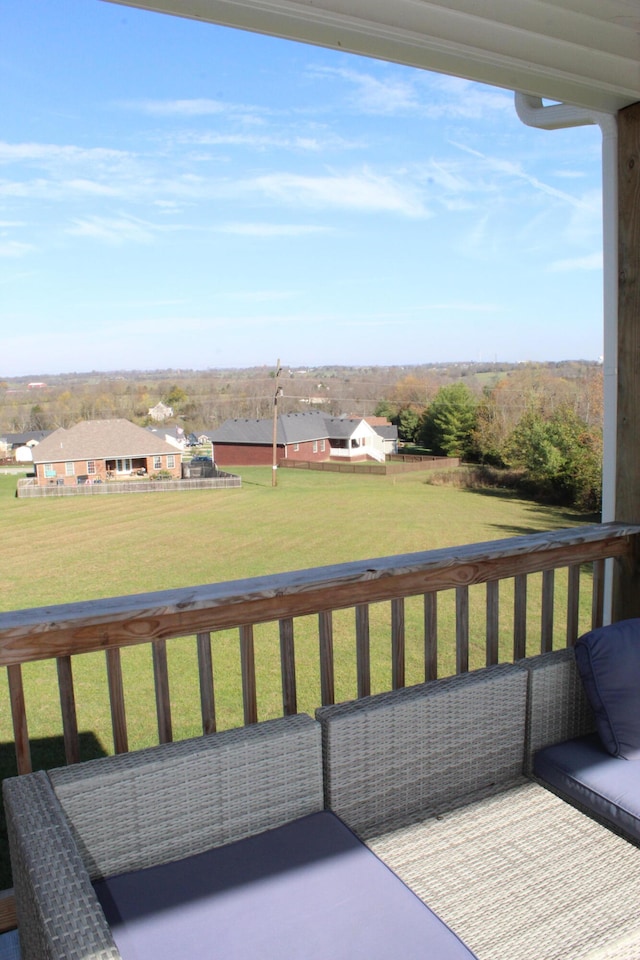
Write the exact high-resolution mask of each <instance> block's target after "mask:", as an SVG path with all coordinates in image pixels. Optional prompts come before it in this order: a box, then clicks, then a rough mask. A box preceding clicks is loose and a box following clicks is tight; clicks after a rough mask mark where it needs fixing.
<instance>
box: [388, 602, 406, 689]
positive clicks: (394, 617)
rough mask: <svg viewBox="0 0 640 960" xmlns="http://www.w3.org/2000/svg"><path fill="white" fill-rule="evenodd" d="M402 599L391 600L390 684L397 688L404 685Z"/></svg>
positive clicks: (404, 644) (404, 642) (404, 658)
mask: <svg viewBox="0 0 640 960" xmlns="http://www.w3.org/2000/svg"><path fill="white" fill-rule="evenodd" d="M405 649H406V640H405V624H404V599H403V598H402V597H398V598H397V599H396V600H392V601H391V685H392V688H393V689H394V690H398V689H399V688H400V687H404V685H405V660H406V657H405Z"/></svg>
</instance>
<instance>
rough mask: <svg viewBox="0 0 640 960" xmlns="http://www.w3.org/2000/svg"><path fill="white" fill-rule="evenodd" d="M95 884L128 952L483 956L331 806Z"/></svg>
mask: <svg viewBox="0 0 640 960" xmlns="http://www.w3.org/2000/svg"><path fill="white" fill-rule="evenodd" d="M95 890H96V893H97V895H98V898H99V900H100V902H101V903H102V905H103V909H104V911H105V914H106V917H107V920H108V921H109V924H110V925H111V928H112V932H113V937H114V940H115V942H116V944H117V946H118V949H119V951H120V953H121V954H122V957H123V958H124V960H165V958H166V960H174V958H175V957H177V956H183V957H189V960H200V958H205V957H206V958H207V960H211V958H214V957H220V958H224V960H246V958H247V957H260V958H261V960H270V958H273V960H299V958H300V957H305V960H326V958H327V957H331V958H334V960H353V958H358V957H362V958H367V960H383V958H385V960H391V958H396V957H402V958H403V960H418V958H421V960H424V958H425V957H427V956H433V957H438V958H439V960H472V958H473V956H474V955H473V954H472V953H471V952H470V951H469V950H468V949H467V948H466V947H465V946H464V945H463V943H462V942H461V941H460V940H459V939H458V938H457V937H456V935H455V934H454V933H452V931H451V930H450V929H449V928H448V927H447V926H446V925H445V924H444V923H443V922H442V921H441V920H440V919H439V918H438V917H436V915H435V914H434V913H433V912H432V911H431V910H429V908H428V907H426V906H425V905H424V903H422V901H421V900H419V899H418V897H416V895H415V894H414V893H412V892H411V890H409V888H408V887H406V886H405V885H404V884H403V883H402V881H401V880H399V879H398V877H396V875H395V874H394V873H392V871H391V870H390V869H389V868H388V867H386V866H385V865H384V864H383V863H382V861H381V860H379V859H378V858H377V857H376V856H375V854H373V853H372V852H371V851H370V850H369V849H368V848H367V847H366V846H365V845H364V844H363V843H362V842H361V841H360V840H358V838H357V837H356V836H355V835H354V834H353V833H351V831H350V830H349V829H348V828H347V827H346V826H345V825H344V824H343V823H342V822H341V821H340V820H339V819H338V818H337V817H336V816H335V815H334V814H332V813H330V812H329V811H323V812H321V813H316V814H311V815H310V816H307V817H303V818H301V819H298V820H295V821H292V822H291V823H288V824H285V825H284V826H282V827H278V828H276V829H274V830H269V831H267V832H265V833H261V834H258V835H256V836H252V837H248V838H246V839H244V840H239V841H237V842H235V843H232V844H228V845H227V846H224V847H217V848H215V849H212V850H209V851H207V852H205V853H201V854H197V855H195V856H192V857H189V858H187V859H185V860H180V861H176V862H173V863H168V864H164V865H162V866H156V867H150V868H147V869H145V870H140V871H136V872H133V873H128V874H122V875H120V876H117V877H112V878H110V879H107V880H104V881H98V882H96V883H95Z"/></svg>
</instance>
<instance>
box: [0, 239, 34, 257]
mask: <svg viewBox="0 0 640 960" xmlns="http://www.w3.org/2000/svg"><path fill="white" fill-rule="evenodd" d="M35 249H36V248H35V246H34V245H33V244H32V243H21V242H20V241H19V240H0V257H24V256H25V255H26V254H27V253H32V252H33V251H34V250H35Z"/></svg>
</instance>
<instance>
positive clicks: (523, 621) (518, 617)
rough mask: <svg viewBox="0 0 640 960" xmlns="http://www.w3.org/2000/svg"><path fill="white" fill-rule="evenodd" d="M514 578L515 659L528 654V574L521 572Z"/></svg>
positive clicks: (520, 658)
mask: <svg viewBox="0 0 640 960" xmlns="http://www.w3.org/2000/svg"><path fill="white" fill-rule="evenodd" d="M514 580H515V587H514V605H513V659H514V660H522V658H523V657H526V655H527V575H526V573H520V574H518V576H517V577H515V578H514Z"/></svg>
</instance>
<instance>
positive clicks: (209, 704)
mask: <svg viewBox="0 0 640 960" xmlns="http://www.w3.org/2000/svg"><path fill="white" fill-rule="evenodd" d="M196 643H197V646H198V678H199V681H200V713H201V715H202V732H203V733H205V734H206V733H215V732H216V700H215V692H214V686H213V660H212V659H211V634H210V633H209V632H208V631H207V632H204V633H197V634H196Z"/></svg>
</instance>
